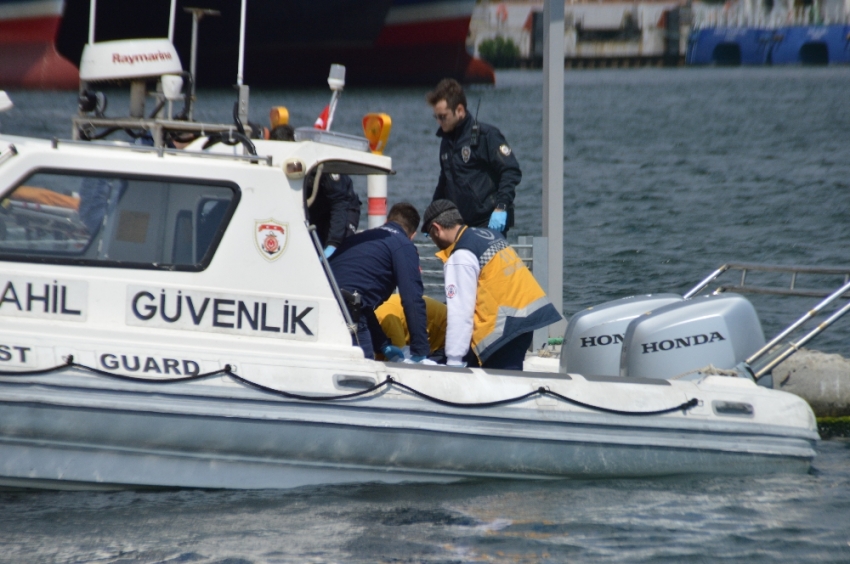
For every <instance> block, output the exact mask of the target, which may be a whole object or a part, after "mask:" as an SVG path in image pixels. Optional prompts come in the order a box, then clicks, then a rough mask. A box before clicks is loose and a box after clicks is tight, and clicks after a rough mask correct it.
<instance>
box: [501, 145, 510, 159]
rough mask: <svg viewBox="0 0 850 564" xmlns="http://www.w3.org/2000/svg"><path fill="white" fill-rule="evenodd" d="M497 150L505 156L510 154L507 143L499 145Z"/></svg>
mask: <svg viewBox="0 0 850 564" xmlns="http://www.w3.org/2000/svg"><path fill="white" fill-rule="evenodd" d="M499 152H500V153H502V154H503V155H505V156H506V157H509V156H511V148H510V147H508V146H507V145H499Z"/></svg>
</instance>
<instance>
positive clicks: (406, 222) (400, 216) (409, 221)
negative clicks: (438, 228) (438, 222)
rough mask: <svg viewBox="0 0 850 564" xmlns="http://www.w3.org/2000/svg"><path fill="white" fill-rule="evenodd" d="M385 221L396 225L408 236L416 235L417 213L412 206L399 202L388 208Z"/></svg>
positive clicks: (417, 225)
mask: <svg viewBox="0 0 850 564" xmlns="http://www.w3.org/2000/svg"><path fill="white" fill-rule="evenodd" d="M387 221H394V222H396V223H398V224H399V225H401V227H402V229H404V231H405V232H406V233H407V234H408V235H413V234H414V233H416V228H417V227H419V212H418V211H416V208H415V207H413V204H409V203H407V202H399V203H397V204H396V205H394V206H393V207H392V208H390V213H389V214H387Z"/></svg>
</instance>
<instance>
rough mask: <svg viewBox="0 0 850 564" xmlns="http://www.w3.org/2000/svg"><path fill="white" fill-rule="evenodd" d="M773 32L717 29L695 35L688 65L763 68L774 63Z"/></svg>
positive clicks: (691, 38) (746, 28)
mask: <svg viewBox="0 0 850 564" xmlns="http://www.w3.org/2000/svg"><path fill="white" fill-rule="evenodd" d="M772 39H773V32H772V31H771V30H767V29H762V28H752V27H715V28H703V29H698V30H695V31H693V32H691V35H690V37H689V38H688V50H687V53H686V54H685V62H686V63H687V64H689V65H763V64H766V63H769V62H770V48H771V44H772Z"/></svg>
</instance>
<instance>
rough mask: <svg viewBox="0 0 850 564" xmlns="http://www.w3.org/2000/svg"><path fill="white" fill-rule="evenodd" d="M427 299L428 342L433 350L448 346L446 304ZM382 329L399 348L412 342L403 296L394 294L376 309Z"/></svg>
mask: <svg viewBox="0 0 850 564" xmlns="http://www.w3.org/2000/svg"><path fill="white" fill-rule="evenodd" d="M423 298H424V299H425V317H426V318H427V320H428V342H429V344H430V345H431V352H432V353H433V352H434V351H436V350H439V349H442V348H443V347H445V346H446V304H444V303H441V302H438V301H437V300H434V299H432V298H429V297H427V296H423ZM375 315H376V316H377V318H378V322H379V323H380V324H381V329H383V330H384V333H386V334H387V337H389V339H390V342H391V343H392V344H393V345H395V346H396V347H398V348H402V347H405V346H407V345H408V344H409V343H410V332H408V330H407V321H406V320H405V319H404V308H402V307H401V296H399V295H398V294H393V295H392V296H390V298H389V299H388V300H387V301H385V302H384V303H382V304H381V305H380V306H378V309H376V310H375Z"/></svg>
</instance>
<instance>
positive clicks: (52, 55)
mask: <svg viewBox="0 0 850 564" xmlns="http://www.w3.org/2000/svg"><path fill="white" fill-rule="evenodd" d="M62 4H63V2H62V0H0V87H6V88H33V89H43V90H51V89H57V90H65V89H73V88H76V87H77V83H78V80H79V75H78V73H77V68H76V67H75V66H74V65H73V64H71V62H69V61H68V60H67V59H65V58H64V57H62V56H61V55H60V54H59V53H58V52H57V50H56V47H55V44H54V40H55V38H56V33H57V30H58V29H59V24H60V21H61V20H62Z"/></svg>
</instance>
